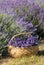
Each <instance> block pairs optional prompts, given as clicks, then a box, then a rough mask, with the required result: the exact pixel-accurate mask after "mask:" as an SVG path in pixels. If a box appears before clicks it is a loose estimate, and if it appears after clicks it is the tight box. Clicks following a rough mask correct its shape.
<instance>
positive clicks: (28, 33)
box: [11, 32, 32, 40]
mask: <svg viewBox="0 0 44 65" xmlns="http://www.w3.org/2000/svg"><path fill="white" fill-rule="evenodd" d="M24 34H26V35H29V36H32V35H31V33H30V32H23V33H19V34H16V35H14V36H13V37H12V38H11V40H12V39H13V38H14V37H17V36H19V35H24Z"/></svg>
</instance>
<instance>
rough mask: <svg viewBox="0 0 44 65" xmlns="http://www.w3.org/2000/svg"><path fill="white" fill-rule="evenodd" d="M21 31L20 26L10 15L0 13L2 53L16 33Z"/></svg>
mask: <svg viewBox="0 0 44 65" xmlns="http://www.w3.org/2000/svg"><path fill="white" fill-rule="evenodd" d="M19 32H20V28H19V27H18V26H17V24H16V23H15V21H13V20H12V18H11V17H10V16H5V15H2V14H0V53H2V51H3V47H5V46H6V45H7V43H8V42H9V40H10V39H11V37H12V36H13V35H14V34H17V33H19Z"/></svg>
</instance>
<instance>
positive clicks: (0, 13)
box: [0, 0, 44, 65]
mask: <svg viewBox="0 0 44 65" xmlns="http://www.w3.org/2000/svg"><path fill="white" fill-rule="evenodd" d="M23 32H25V33H30V34H31V36H30V37H29V35H28V36H25V35H23V36H22V35H21V36H19V37H16V38H15V39H12V40H11V38H12V37H13V36H14V35H18V34H21V33H23ZM10 45H11V46H14V47H19V48H21V47H24V48H25V47H29V46H30V47H31V46H36V45H38V48H39V50H38V54H37V55H34V56H31V57H30V56H26V55H25V56H22V57H20V58H12V57H11V56H10V55H9V53H8V48H7V46H10ZM0 65H44V0H0Z"/></svg>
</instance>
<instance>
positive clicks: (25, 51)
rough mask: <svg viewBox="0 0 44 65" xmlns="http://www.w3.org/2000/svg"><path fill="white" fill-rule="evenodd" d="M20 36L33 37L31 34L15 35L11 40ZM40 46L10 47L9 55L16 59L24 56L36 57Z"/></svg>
mask: <svg viewBox="0 0 44 65" xmlns="http://www.w3.org/2000/svg"><path fill="white" fill-rule="evenodd" d="M19 35H29V36H32V35H31V34H30V33H21V34H17V35H14V36H13V37H12V38H11V40H12V39H13V38H15V37H16V36H19ZM38 50H39V49H38V45H36V46H30V47H25V48H24V47H14V46H11V45H10V46H8V52H9V54H10V55H11V56H12V57H14V58H16V57H20V56H23V55H29V56H31V55H36V54H37V53H38Z"/></svg>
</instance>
